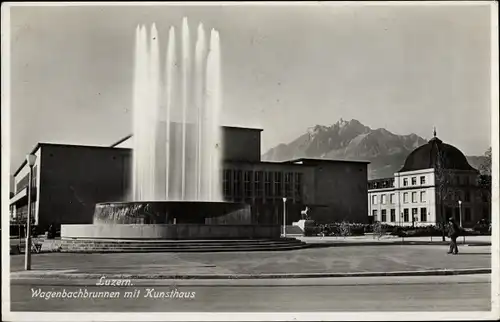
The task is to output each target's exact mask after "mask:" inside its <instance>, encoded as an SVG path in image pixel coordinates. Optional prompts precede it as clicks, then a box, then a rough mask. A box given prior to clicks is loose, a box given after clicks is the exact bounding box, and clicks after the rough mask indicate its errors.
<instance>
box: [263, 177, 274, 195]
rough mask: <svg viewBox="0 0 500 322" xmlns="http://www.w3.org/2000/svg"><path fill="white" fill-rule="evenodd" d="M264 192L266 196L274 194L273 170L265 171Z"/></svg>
mask: <svg viewBox="0 0 500 322" xmlns="http://www.w3.org/2000/svg"><path fill="white" fill-rule="evenodd" d="M264 194H265V196H266V197H269V196H272V195H273V192H272V189H271V172H264Z"/></svg>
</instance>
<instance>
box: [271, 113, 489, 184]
mask: <svg viewBox="0 0 500 322" xmlns="http://www.w3.org/2000/svg"><path fill="white" fill-rule="evenodd" d="M425 143H427V140H425V139H423V138H422V137H420V136H418V135H416V134H413V133H412V134H408V135H397V134H394V133H392V132H390V131H388V130H386V129H384V128H379V129H371V128H370V127H368V126H365V125H363V124H362V123H361V122H359V121H358V120H350V121H346V120H343V119H340V120H339V121H338V122H337V123H335V124H333V125H332V126H323V125H316V126H314V127H312V128H309V129H308V130H307V132H306V133H304V134H303V135H301V136H299V137H298V138H297V139H295V140H293V141H292V142H290V143H288V144H279V145H278V146H276V147H274V148H272V149H270V150H269V151H267V152H266V153H265V154H264V155H263V156H262V160H263V161H285V160H290V159H294V158H306V157H309V158H326V159H337V160H366V161H370V162H371V163H370V165H369V166H368V177H369V179H376V178H384V177H391V176H393V175H394V173H395V172H397V171H399V170H400V169H401V167H402V166H403V163H404V161H405V159H406V157H407V156H408V155H409V154H410V153H411V152H412V151H413V150H414V149H415V148H417V147H419V146H421V145H423V144H425ZM468 160H469V162H470V164H471V165H472V166H473V167H475V168H476V169H477V168H478V167H479V164H481V162H484V157H482V156H471V157H468Z"/></svg>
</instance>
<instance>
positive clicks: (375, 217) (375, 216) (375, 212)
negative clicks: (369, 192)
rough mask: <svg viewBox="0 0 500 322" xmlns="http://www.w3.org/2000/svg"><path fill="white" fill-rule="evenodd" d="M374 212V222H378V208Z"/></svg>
mask: <svg viewBox="0 0 500 322" xmlns="http://www.w3.org/2000/svg"><path fill="white" fill-rule="evenodd" d="M372 214H373V222H376V221H377V210H373V211H372Z"/></svg>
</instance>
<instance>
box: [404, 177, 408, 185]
mask: <svg viewBox="0 0 500 322" xmlns="http://www.w3.org/2000/svg"><path fill="white" fill-rule="evenodd" d="M403 186H404V187H406V186H408V178H404V179H403Z"/></svg>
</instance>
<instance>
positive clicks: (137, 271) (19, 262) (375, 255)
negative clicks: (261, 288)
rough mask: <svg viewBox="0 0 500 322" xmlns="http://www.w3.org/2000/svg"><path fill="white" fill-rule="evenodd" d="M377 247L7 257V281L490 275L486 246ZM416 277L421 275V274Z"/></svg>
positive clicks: (489, 254) (390, 245)
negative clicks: (450, 250)
mask: <svg viewBox="0 0 500 322" xmlns="http://www.w3.org/2000/svg"><path fill="white" fill-rule="evenodd" d="M446 251H447V246H446V245H396V244H388V245H378V246H356V245H351V246H350V247H321V248H305V249H300V250H293V251H272V252H257V251H256V252H227V253H225V252H217V253H208V252H207V253H108V254H72V253H45V254H34V255H33V257H32V270H31V271H24V266H23V264H24V256H23V255H13V256H10V260H11V264H10V268H11V278H12V279H26V278H50V277H53V278H91V279H94V278H98V277H99V276H102V275H105V276H107V277H109V278H113V277H115V278H116V277H124V276H129V278H151V279H154V278H163V279H167V278H266V277H274V278H290V277H310V278H311V277H321V276H323V277H328V276H330V277H335V276H369V275H371V276H377V275H381V276H384V275H391V273H393V275H415V274H417V275H418V274H421V275H436V274H445V273H451V274H453V273H454V272H460V273H462V274H464V273H489V272H491V247H490V246H475V247H472V246H462V247H460V254H459V255H458V256H454V255H449V254H446ZM419 272H420V273H419Z"/></svg>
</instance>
